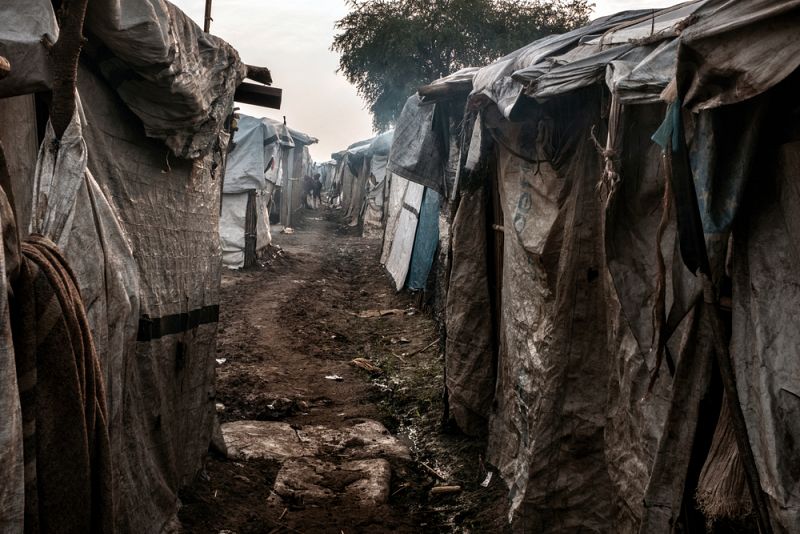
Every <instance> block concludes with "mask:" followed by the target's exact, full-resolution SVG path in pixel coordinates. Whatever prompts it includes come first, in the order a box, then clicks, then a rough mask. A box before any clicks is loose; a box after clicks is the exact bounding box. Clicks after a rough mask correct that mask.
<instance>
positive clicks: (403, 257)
mask: <svg viewBox="0 0 800 534" xmlns="http://www.w3.org/2000/svg"><path fill="white" fill-rule="evenodd" d="M424 192H425V186H423V185H420V184H418V183H415V182H408V185H407V186H406V191H405V194H404V195H403V206H402V208H401V210H400V215H399V216H398V218H397V224H396V226H395V231H394V238H393V239H392V242H391V243H392V244H391V251H390V252H389V255H388V257H387V258H386V270H387V271H388V272H389V275H390V276H391V277H392V281H393V282H394V287H395V289H397V290H398V291H400V290H401V289H403V286H405V284H406V277H407V276H408V270H409V266H410V264H411V253H412V252H413V250H414V236H416V234H417V223H418V222H419V209H420V207H421V206H422V194H423V193H424Z"/></svg>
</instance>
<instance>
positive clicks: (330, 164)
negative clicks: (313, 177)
mask: <svg viewBox="0 0 800 534" xmlns="http://www.w3.org/2000/svg"><path fill="white" fill-rule="evenodd" d="M314 172H315V173H319V176H320V180H321V181H322V190H323V191H328V192H330V191H331V189H332V188H333V181H334V177H335V176H336V160H335V159H330V160H328V161H323V162H322V163H315V164H314Z"/></svg>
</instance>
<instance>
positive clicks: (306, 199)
mask: <svg viewBox="0 0 800 534" xmlns="http://www.w3.org/2000/svg"><path fill="white" fill-rule="evenodd" d="M313 191H314V180H313V179H312V178H311V177H310V176H309V175H305V176H303V207H304V208H310V207H312V206H311V204H312V198H311V197H312V193H313Z"/></svg>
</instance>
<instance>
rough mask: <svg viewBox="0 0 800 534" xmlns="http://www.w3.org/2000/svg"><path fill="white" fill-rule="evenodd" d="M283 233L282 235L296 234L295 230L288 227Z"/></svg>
mask: <svg viewBox="0 0 800 534" xmlns="http://www.w3.org/2000/svg"><path fill="white" fill-rule="evenodd" d="M281 233H282V234H293V233H294V229H292V228H289V227H288V226H287V227H286V228H284V229H283V230H281Z"/></svg>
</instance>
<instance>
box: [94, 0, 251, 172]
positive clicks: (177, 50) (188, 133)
mask: <svg viewBox="0 0 800 534" xmlns="http://www.w3.org/2000/svg"><path fill="white" fill-rule="evenodd" d="M85 26H86V29H87V30H88V31H89V32H90V33H91V34H92V35H93V36H94V37H95V38H96V40H97V41H98V44H101V45H102V47H104V48H105V50H101V49H94V48H92V49H89V50H88V52H89V53H90V54H92V56H93V57H94V58H95V60H96V61H97V64H98V66H99V68H100V71H101V73H102V75H103V76H104V77H105V78H106V80H107V81H108V82H109V83H110V84H111V85H112V86H113V87H114V88H115V90H116V92H117V93H118V94H119V96H120V98H122V100H123V101H124V102H125V104H126V105H127V106H128V107H129V108H130V109H131V110H132V111H133V112H134V113H135V114H136V116H138V117H139V119H140V120H141V121H142V122H143V123H144V127H145V132H146V134H147V135H148V137H154V138H156V139H160V140H163V141H164V142H165V143H166V144H167V146H168V147H169V148H170V149H171V150H172V152H173V154H174V155H176V156H178V157H182V158H196V157H198V156H201V155H205V154H206V153H208V152H209V151H210V150H212V149H213V148H214V145H215V143H216V141H217V134H218V132H219V131H220V130H221V129H222V127H223V125H224V123H225V120H226V119H227V118H228V115H229V114H230V100H231V99H232V97H233V93H234V91H235V90H236V87H237V86H238V85H239V83H240V82H241V81H242V80H243V79H244V76H245V71H246V68H245V66H244V64H243V63H242V62H241V61H240V59H239V54H238V53H237V52H236V50H234V48H233V47H232V46H230V45H229V44H228V43H226V42H225V41H223V40H222V39H220V38H219V37H216V36H214V35H210V34H206V33H204V32H203V30H202V28H200V27H199V26H197V24H195V23H194V22H192V20H191V19H190V18H189V17H188V16H186V15H185V14H184V13H183V12H182V11H181V10H180V9H178V8H177V7H175V6H174V5H172V4H171V3H169V2H167V1H164V0H133V1H123V0H102V1H99V2H90V3H89V6H88V8H87V12H86V22H85Z"/></svg>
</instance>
